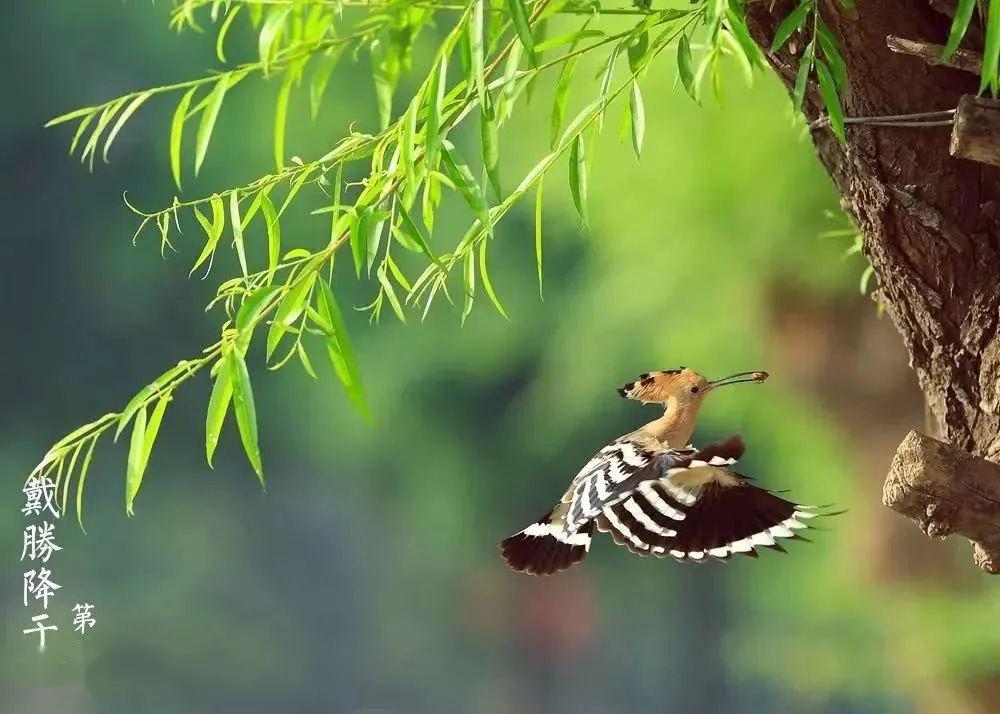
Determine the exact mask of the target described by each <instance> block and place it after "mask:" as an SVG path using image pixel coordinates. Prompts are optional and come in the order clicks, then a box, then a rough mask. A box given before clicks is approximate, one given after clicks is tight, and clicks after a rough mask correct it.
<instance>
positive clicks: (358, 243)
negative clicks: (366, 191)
mask: <svg viewBox="0 0 1000 714" xmlns="http://www.w3.org/2000/svg"><path fill="white" fill-rule="evenodd" d="M357 210H358V211H359V212H360V215H358V216H356V217H355V218H354V220H353V221H352V222H351V232H350V238H349V240H350V242H351V255H352V256H353V257H354V272H355V274H356V275H357V277H359V278H360V277H361V269H362V268H363V267H364V266H365V260H366V259H367V257H368V227H369V225H370V222H369V221H368V219H367V215H368V207H367V206H358V209H357Z"/></svg>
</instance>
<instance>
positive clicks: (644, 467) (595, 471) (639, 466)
mask: <svg viewBox="0 0 1000 714" xmlns="http://www.w3.org/2000/svg"><path fill="white" fill-rule="evenodd" d="M739 451H740V453H742V442H740V445H739ZM736 458H738V454H737V456H736ZM713 459H714V460H715V462H713V461H712V460H713ZM716 462H717V463H718V464H719V465H721V464H723V463H725V464H730V463H735V458H733V459H729V458H726V459H725V460H723V459H722V458H720V457H719V456H718V455H717V454H715V453H709V452H708V450H703V451H702V452H698V451H695V450H694V449H670V448H667V447H665V446H663V444H662V443H660V442H659V441H657V440H656V439H654V438H652V437H651V436H649V435H647V434H644V433H643V432H641V431H640V432H634V433H632V434H628V435H626V436H623V437H621V438H620V439H617V440H615V441H613V442H612V443H610V444H608V445H607V446H605V447H604V448H603V449H601V450H600V451H599V452H597V454H596V455H595V456H594V458H592V459H591V460H590V461H589V462H587V464H586V465H585V466H584V467H583V468H582V469H581V470H580V472H579V473H578V474H577V475H576V477H575V478H574V479H573V482H572V483H571V484H570V487H569V489H568V490H567V491H566V494H565V495H564V496H563V498H562V501H563V503H565V504H567V506H568V507H567V510H566V529H567V531H568V532H574V531H575V530H576V529H577V528H579V527H580V526H582V525H583V524H584V523H586V522H587V521H589V520H591V519H593V518H595V517H597V516H598V515H600V514H601V513H604V512H606V511H608V509H609V508H611V507H612V506H615V505H616V504H619V503H622V502H624V501H626V500H627V499H629V497H630V496H632V495H633V494H635V493H636V492H637V491H639V490H640V489H641V488H642V487H643V486H644V485H645V484H649V483H653V482H657V481H659V480H661V479H662V478H663V477H665V476H668V475H671V474H675V473H677V472H679V471H682V470H685V469H690V468H692V467H695V468H697V467H708V466H709V464H710V463H712V464H713V465H715V463H716ZM667 488H668V491H669V492H670V493H671V494H672V495H671V497H670V500H671V501H674V500H675V499H679V500H680V501H681V502H686V501H688V500H689V499H692V498H693V496H692V494H691V493H689V490H688V489H687V488H685V487H680V486H678V487H672V486H669V487H667ZM658 505H660V507H661V510H660V515H661V516H665V517H666V518H668V519H676V518H677V516H678V515H679V511H678V510H677V509H676V508H674V507H673V506H672V505H671V503H669V502H665V501H662V499H661V501H660V503H659V504H658ZM627 507H628V508H629V509H633V510H634V509H635V508H636V506H635V505H633V504H632V503H631V502H630V503H628V504H627ZM649 527H650V528H653V527H654V526H652V525H650V526H649ZM656 532H660V533H662V534H663V535H667V533H672V532H673V531H672V530H671V529H670V528H668V527H666V526H662V527H661V528H659V529H658V530H657V531H656Z"/></svg>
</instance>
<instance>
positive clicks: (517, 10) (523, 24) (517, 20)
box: [507, 0, 538, 67]
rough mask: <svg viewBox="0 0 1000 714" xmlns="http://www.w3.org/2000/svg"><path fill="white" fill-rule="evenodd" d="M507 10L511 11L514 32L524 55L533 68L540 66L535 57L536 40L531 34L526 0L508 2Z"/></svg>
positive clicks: (509, 0) (508, 0) (510, 0)
mask: <svg viewBox="0 0 1000 714" xmlns="http://www.w3.org/2000/svg"><path fill="white" fill-rule="evenodd" d="M507 9H508V10H509V11H510V17H511V20H512V21H513V22H514V30H515V31H516V32H517V39H518V40H520V42H521V47H523V48H524V53H525V54H526V55H527V56H528V60H529V61H530V62H531V66H532V67H537V66H538V59H537V57H536V56H535V38H534V36H533V35H532V33H531V22H530V20H529V15H528V9H527V8H526V7H525V6H524V0H507Z"/></svg>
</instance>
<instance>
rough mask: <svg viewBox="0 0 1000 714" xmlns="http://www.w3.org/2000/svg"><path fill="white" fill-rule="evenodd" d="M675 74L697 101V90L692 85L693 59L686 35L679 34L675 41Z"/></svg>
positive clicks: (690, 95)
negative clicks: (679, 36)
mask: <svg viewBox="0 0 1000 714" xmlns="http://www.w3.org/2000/svg"><path fill="white" fill-rule="evenodd" d="M677 76H678V77H680V80H681V86H683V87H684V91H685V92H687V93H688V96H689V97H691V99H693V100H695V101H698V92H697V91H696V87H695V86H694V60H693V59H692V57H691V43H690V42H688V38H687V35H681V39H680V40H678V42H677Z"/></svg>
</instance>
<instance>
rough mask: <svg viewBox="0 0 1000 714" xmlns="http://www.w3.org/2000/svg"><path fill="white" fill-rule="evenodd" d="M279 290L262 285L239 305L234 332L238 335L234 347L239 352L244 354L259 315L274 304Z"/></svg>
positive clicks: (278, 287)
mask: <svg viewBox="0 0 1000 714" xmlns="http://www.w3.org/2000/svg"><path fill="white" fill-rule="evenodd" d="M281 289H282V288H281V286H278V285H264V286H262V287H259V288H257V289H256V290H254V291H253V293H252V294H251V295H250V297H248V298H247V299H246V300H244V301H243V304H242V305H240V310H239V312H237V313H236V331H237V332H238V333H239V336H238V337H237V338H236V345H237V347H238V348H239V350H240V352H246V349H247V346H248V345H249V344H250V338H251V337H252V336H253V331H254V328H255V327H257V322H258V320H259V319H260V316H261V314H262V313H263V312H264V311H265V310H266V309H267V308H268V307H269V306H270V305H271V303H273V302H274V298H275V297H276V296H277V295H278V294H279V293H280V292H281Z"/></svg>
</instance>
